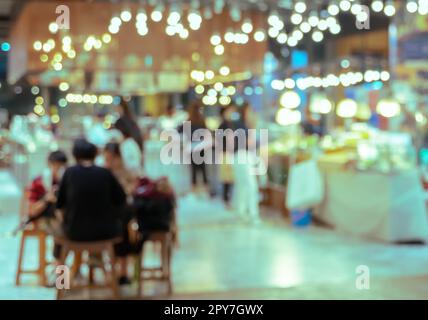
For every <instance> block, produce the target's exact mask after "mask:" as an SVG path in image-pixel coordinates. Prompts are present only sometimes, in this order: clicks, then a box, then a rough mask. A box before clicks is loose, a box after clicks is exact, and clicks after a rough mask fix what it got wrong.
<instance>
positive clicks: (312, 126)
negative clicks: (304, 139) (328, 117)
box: [301, 107, 325, 137]
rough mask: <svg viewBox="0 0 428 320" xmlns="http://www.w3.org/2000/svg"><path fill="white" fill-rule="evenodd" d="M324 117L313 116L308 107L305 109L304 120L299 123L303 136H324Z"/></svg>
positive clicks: (319, 115)
mask: <svg viewBox="0 0 428 320" xmlns="http://www.w3.org/2000/svg"><path fill="white" fill-rule="evenodd" d="M323 122H325V117H323V115H321V114H313V113H312V112H311V111H310V108H309V107H306V108H305V119H304V120H303V121H302V122H301V127H302V129H303V133H304V134H305V135H309V136H310V135H317V136H320V137H321V136H323V135H324V125H323Z"/></svg>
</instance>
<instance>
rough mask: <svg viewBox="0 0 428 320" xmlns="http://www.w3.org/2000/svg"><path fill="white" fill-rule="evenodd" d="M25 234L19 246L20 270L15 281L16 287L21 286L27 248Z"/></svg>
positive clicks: (17, 271) (18, 269)
mask: <svg viewBox="0 0 428 320" xmlns="http://www.w3.org/2000/svg"><path fill="white" fill-rule="evenodd" d="M24 232H25V231H24ZM24 232H23V233H22V235H21V241H20V245H19V256H18V268H17V270H16V279H15V285H17V286H19V285H20V284H21V272H22V262H23V261H22V260H23V257H24V247H25V240H26V236H25V233H24Z"/></svg>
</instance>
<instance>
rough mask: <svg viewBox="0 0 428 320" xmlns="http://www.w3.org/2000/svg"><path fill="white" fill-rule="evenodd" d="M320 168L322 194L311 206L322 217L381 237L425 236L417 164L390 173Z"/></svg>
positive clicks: (343, 227)
mask: <svg viewBox="0 0 428 320" xmlns="http://www.w3.org/2000/svg"><path fill="white" fill-rule="evenodd" d="M321 170H322V169H321ZM322 171H323V174H324V177H325V186H326V189H325V198H324V201H323V203H322V204H321V205H319V206H318V207H317V208H316V209H315V210H314V215H315V216H316V217H317V218H319V219H320V220H321V221H323V222H326V223H327V224H330V225H332V226H334V227H335V228H336V229H338V230H341V231H344V232H346V233H350V234H355V235H361V236H365V237H369V238H374V239H379V240H384V241H413V240H426V239H428V219H427V212H426V204H425V200H424V194H423V189H422V186H421V183H420V178H419V173H418V171H417V169H416V168H415V169H412V170H406V171H402V172H398V173H390V174H382V173H377V172H354V171H345V170H331V169H330V170H322Z"/></svg>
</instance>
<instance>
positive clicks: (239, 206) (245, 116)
mask: <svg viewBox="0 0 428 320" xmlns="http://www.w3.org/2000/svg"><path fill="white" fill-rule="evenodd" d="M240 114H241V117H240V120H239V121H238V122H237V126H236V128H235V129H236V130H241V131H242V132H243V133H245V141H244V143H243V144H242V145H240V144H239V143H235V144H236V147H237V148H236V151H235V155H234V161H233V176H234V194H233V197H234V199H233V200H234V208H235V209H236V211H237V213H238V214H239V215H240V216H241V217H243V218H244V219H248V220H250V221H251V222H252V223H254V224H258V223H260V213H259V188H258V181H257V176H256V175H255V174H254V172H253V168H254V165H255V163H256V159H254V156H253V153H252V152H250V150H251V149H252V150H254V148H256V144H257V142H256V141H254V140H253V137H252V136H250V135H249V134H248V130H249V129H255V128H254V127H253V126H254V123H255V122H254V121H253V119H255V117H254V115H253V111H252V109H251V107H250V106H249V105H248V104H244V106H243V108H242V109H241V112H240Z"/></svg>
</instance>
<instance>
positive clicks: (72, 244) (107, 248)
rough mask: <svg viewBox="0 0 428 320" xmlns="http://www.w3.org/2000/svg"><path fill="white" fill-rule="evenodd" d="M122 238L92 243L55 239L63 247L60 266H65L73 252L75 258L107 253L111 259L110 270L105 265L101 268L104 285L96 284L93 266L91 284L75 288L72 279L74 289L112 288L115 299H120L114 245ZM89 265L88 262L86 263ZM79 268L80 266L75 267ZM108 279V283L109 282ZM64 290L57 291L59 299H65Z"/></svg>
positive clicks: (90, 271) (90, 277) (90, 274)
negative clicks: (85, 253) (84, 254)
mask: <svg viewBox="0 0 428 320" xmlns="http://www.w3.org/2000/svg"><path fill="white" fill-rule="evenodd" d="M120 241H121V239H120V238H114V239H109V240H102V241H90V242H80V241H70V240H67V239H64V238H55V242H56V243H58V244H60V245H61V257H60V259H59V264H60V265H65V262H66V259H67V256H68V254H69V253H70V252H73V254H74V257H76V256H82V255H83V253H84V252H87V253H88V255H89V256H90V255H97V254H100V255H101V256H102V254H103V253H107V255H108V257H109V266H110V267H109V268H108V269H106V268H105V265H104V263H103V266H101V268H102V270H103V272H104V276H105V280H106V283H105V284H104V285H97V284H95V283H94V270H93V266H89V279H88V280H89V283H88V284H86V285H79V286H74V285H73V284H72V280H73V279H71V287H72V288H73V289H94V288H110V289H111V290H112V293H113V298H114V299H117V298H119V286H118V283H117V280H118V279H117V277H116V270H115V267H116V257H115V253H114V245H115V244H116V243H118V242H120ZM86 263H87V262H86ZM75 267H79V266H75ZM107 279H108V281H107ZM63 293H64V289H57V299H58V300H59V299H61V298H62V297H63Z"/></svg>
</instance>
